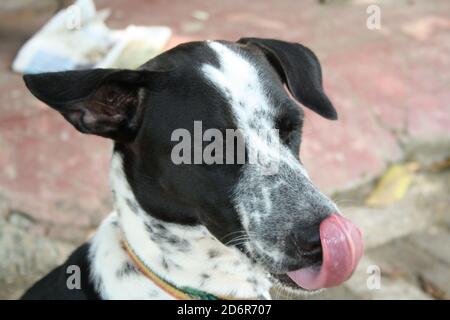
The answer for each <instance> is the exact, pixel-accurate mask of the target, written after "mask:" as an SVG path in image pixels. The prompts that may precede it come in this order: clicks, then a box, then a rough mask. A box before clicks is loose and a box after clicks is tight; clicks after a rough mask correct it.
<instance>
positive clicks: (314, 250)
mask: <svg viewBox="0 0 450 320" xmlns="http://www.w3.org/2000/svg"><path fill="white" fill-rule="evenodd" d="M320 222H321V220H319V221H317V222H314V223H311V224H308V225H305V224H302V225H300V226H298V227H297V228H295V230H294V231H293V233H292V234H291V243H290V245H292V254H293V256H295V257H296V258H297V259H298V261H301V262H302V264H306V265H316V264H320V263H321V262H322V245H321V242H320Z"/></svg>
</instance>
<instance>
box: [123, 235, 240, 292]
mask: <svg viewBox="0 0 450 320" xmlns="http://www.w3.org/2000/svg"><path fill="white" fill-rule="evenodd" d="M122 245H123V248H124V250H125V251H126V253H127V254H128V256H129V257H130V259H131V260H132V261H133V262H134V264H135V265H136V267H137V268H138V269H139V271H141V272H142V274H143V275H145V276H146V277H147V278H148V279H150V280H151V281H152V282H153V283H154V284H156V285H157V286H158V287H159V288H161V289H162V290H164V291H165V292H166V293H167V294H169V295H171V296H172V297H174V298H175V299H179V300H233V298H232V297H219V296H216V295H213V294H211V293H208V292H205V291H201V290H198V289H195V288H191V287H178V286H177V285H175V284H173V283H171V282H170V281H168V280H166V279H164V278H163V277H161V276H160V275H158V274H156V273H155V272H154V271H153V270H152V269H150V267H148V266H147V265H146V264H145V262H144V261H143V260H142V259H140V258H139V256H138V255H137V254H136V252H135V251H134V250H133V248H131V246H130V244H129V242H128V241H127V240H126V239H125V237H123V239H122Z"/></svg>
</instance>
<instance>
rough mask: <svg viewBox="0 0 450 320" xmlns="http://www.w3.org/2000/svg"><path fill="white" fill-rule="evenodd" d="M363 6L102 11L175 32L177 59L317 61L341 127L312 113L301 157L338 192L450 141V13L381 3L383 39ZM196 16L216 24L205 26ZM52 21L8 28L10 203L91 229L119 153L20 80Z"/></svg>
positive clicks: (4, 64)
mask: <svg viewBox="0 0 450 320" xmlns="http://www.w3.org/2000/svg"><path fill="white" fill-rule="evenodd" d="M354 2H357V1H354ZM359 2H360V3H362V2H363V1H359ZM351 3H352V2H351V1H349V2H338V1H331V4H328V5H319V4H318V1H313V0H309V1H294V0H292V1H287V0H283V1H268V0H260V1H237V0H228V1H182V0H176V1H174V0H172V1H162V0H160V1H157V0H154V1H137V0H128V1H120V0H113V1H106V0H101V1H97V6H98V7H99V8H104V7H110V8H111V9H112V16H111V18H110V19H109V21H108V24H109V25H110V26H112V27H115V28H122V27H125V26H127V25H128V24H136V25H168V26H170V27H171V28H172V29H173V33H174V34H173V37H172V39H171V41H170V43H169V45H168V47H171V46H174V45H176V44H178V43H180V42H184V41H190V40H198V39H207V38H208V39H227V40H236V39H238V38H240V37H243V36H259V37H274V38H280V39H285V40H289V41H296V42H301V43H303V44H305V45H307V46H309V47H310V48H311V49H313V50H314V51H315V52H316V53H317V55H318V56H319V58H320V60H321V61H322V66H323V72H324V82H325V89H326V92H327V93H328V95H329V97H330V98H331V100H332V101H333V102H334V104H335V106H336V108H337V109H338V112H339V116H340V118H339V121H336V122H329V121H327V120H325V119H322V118H320V117H319V116H317V115H315V114H313V113H312V112H309V111H307V121H306V124H305V129H304V145H303V147H302V154H301V155H302V158H303V161H304V162H305V165H306V166H307V168H308V169H309V171H310V173H311V175H312V177H313V179H314V180H315V181H316V182H317V184H318V185H320V186H321V187H323V188H324V189H325V190H326V191H330V190H337V189H341V188H344V187H349V186H352V185H355V184H357V183H359V182H361V181H363V180H364V179H368V178H371V177H374V176H376V175H377V174H379V173H380V172H382V170H384V168H385V166H386V163H387V162H388V161H394V160H396V159H399V158H401V157H402V150H401V148H400V147H399V141H400V140H399V139H401V142H407V141H409V140H411V139H413V140H416V139H422V140H423V139H425V140H430V141H431V140H436V139H449V137H450V90H449V88H450V59H449V57H450V2H449V1H446V0H441V1H438V0H433V1H406V0H405V1H380V2H379V3H380V7H381V13H382V19H381V22H382V29H381V30H378V31H376V30H375V31H371V30H368V29H367V28H366V24H365V23H366V18H367V15H366V7H367V5H363V4H359V5H356V4H351ZM195 10H203V11H206V12H208V13H209V18H208V19H207V20H205V21H201V20H198V19H195V18H194V17H193V12H194V11H195ZM49 16H50V15H49V14H42V13H41V14H40V15H38V16H31V17H30V16H26V17H27V18H23V17H22V18H21V20H20V21H14V19H11V18H10V19H9V20H8V19H6V22H5V20H3V22H2V23H1V24H0V42H1V43H2V46H3V47H4V48H2V51H1V52H0V58H1V59H0V68H1V72H0V193H2V194H5V195H6V196H8V197H10V198H11V199H12V203H13V206H15V207H16V208H17V209H20V210H24V211H26V212H28V213H29V214H31V215H33V216H34V217H35V218H37V219H42V220H44V221H52V223H54V224H56V225H58V224H60V225H69V224H70V225H73V224H75V225H77V226H84V227H87V226H89V225H92V224H94V223H95V221H97V218H98V217H99V216H101V215H102V214H105V213H106V212H107V210H108V205H106V204H105V201H106V199H108V191H107V190H108V188H107V164H108V159H109V146H108V145H109V143H108V142H107V141H103V140H102V139H100V138H95V137H88V136H82V135H81V134H78V133H77V132H76V131H75V130H74V129H72V127H70V125H68V124H67V123H65V122H64V121H63V119H62V118H61V117H60V116H59V115H57V114H55V113H54V112H52V111H50V110H48V109H47V108H46V107H45V106H43V105H42V104H40V103H39V102H38V101H36V100H35V99H33V98H32V97H31V95H30V94H29V93H27V91H26V90H25V87H24V85H23V83H22V81H21V78H20V76H19V75H15V74H13V73H11V72H10V70H9V66H10V64H11V61H12V59H13V57H14V54H15V52H16V50H17V49H18V48H19V47H20V44H21V43H22V42H23V41H24V39H26V38H27V37H29V36H31V35H32V33H33V32H35V31H36V30H37V28H38V27H39V26H40V25H42V23H44V21H45V20H46V19H48V17H49ZM3 49H5V50H3Z"/></svg>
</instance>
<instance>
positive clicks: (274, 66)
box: [24, 38, 362, 289]
mask: <svg viewBox="0 0 450 320" xmlns="http://www.w3.org/2000/svg"><path fill="white" fill-rule="evenodd" d="M24 79H25V82H26V85H27V87H28V88H29V89H30V90H31V92H32V93H33V94H34V95H35V96H36V97H37V98H39V99H40V100H42V101H44V102H45V103H47V104H48V105H50V106H51V107H52V108H54V109H56V110H57V111H59V112H60V113H61V114H62V115H63V116H64V118H66V119H67V120H68V121H69V122H70V123H71V124H72V125H73V126H74V127H75V128H77V129H78V130H79V131H81V132H84V133H89V134H96V135H100V136H103V137H107V138H111V139H113V140H114V141H115V152H119V153H121V155H122V158H123V161H124V171H125V174H126V177H127V179H128V181H129V184H130V186H131V188H132V190H133V192H134V194H135V196H136V199H137V200H138V202H139V204H140V205H141V206H142V208H143V209H144V210H145V211H147V212H148V213H149V214H151V215H153V216H154V217H156V218H159V219H162V220H164V221H168V222H176V223H180V224H203V225H205V226H206V227H207V228H208V229H209V231H210V232H211V233H212V234H213V235H214V236H215V237H216V238H217V239H219V240H220V241H222V242H223V243H225V244H227V245H230V246H231V245H233V246H237V247H239V248H240V249H241V250H244V251H245V252H246V253H247V254H248V255H249V256H250V257H251V258H252V259H254V260H255V261H257V262H258V263H260V264H261V265H263V266H264V267H265V268H266V270H268V271H269V272H270V273H272V274H274V275H276V277H277V278H278V279H280V280H281V281H282V282H283V283H285V284H292V285H293V282H292V281H291V280H289V279H292V280H294V281H295V282H296V283H297V284H298V285H300V286H302V287H304V288H307V289H317V288H319V287H324V286H331V285H335V284H338V283H340V282H342V281H344V280H345V279H347V278H348V277H349V276H350V274H351V273H352V272H353V270H354V268H355V266H356V263H357V261H358V259H359V257H360V256H361V254H362V240H361V236H360V233H359V231H358V230H357V228H356V227H355V226H354V225H353V224H351V223H350V222H349V221H348V220H346V219H344V218H343V217H341V216H340V215H339V214H338V209H337V208H336V206H335V204H334V203H333V202H332V201H331V200H330V199H328V198H327V197H326V196H325V195H323V194H322V193H321V192H320V191H319V190H318V189H317V188H316V187H315V186H314V185H313V184H312V182H311V181H310V179H309V178H308V175H307V173H306V171H305V169H304V168H303V166H302V164H301V162H300V160H299V148H300V144H301V129H302V124H303V112H302V109H301V108H300V107H299V106H298V104H297V102H300V103H302V104H303V105H304V106H306V107H308V108H310V109H312V110H313V111H315V112H317V113H318V114H320V115H322V116H323V117H325V118H327V119H336V118H337V114H336V110H335V109H334V107H333V105H332V104H331V102H330V100H329V99H328V98H327V96H326V95H325V93H324V91H323V88H322V74H321V67H320V64H319V61H318V60H317V58H316V56H315V55H314V54H313V52H312V51H311V50H309V49H308V48H306V47H304V46H302V45H300V44H295V43H287V42H283V41H278V40H269V39H257V38H246V39H241V40H239V41H238V42H236V43H233V42H225V41H206V42H192V43H186V44H183V45H179V46H177V47H176V48H174V49H172V50H169V51H167V52H165V53H163V54H161V55H159V56H157V57H156V58H154V59H152V60H150V61H149V62H147V63H146V64H144V65H143V66H142V67H141V68H139V69H138V70H115V69H95V70H86V71H67V72H57V73H44V74H38V75H26V76H25V77H24ZM236 129H238V130H236ZM230 133H232V134H230ZM229 134H230V136H231V138H230V137H229ZM198 139H200V145H199V144H198ZM239 141H241V142H242V143H243V144H242V145H243V150H244V155H242V154H240V150H238V149H239ZM230 143H231V145H230ZM235 151H236V152H235ZM255 154H256V156H254V155H255ZM251 159H256V161H251ZM320 266H321V267H320ZM316 267H317V268H318V269H319V268H320V272H318V271H316V270H315V269H314V268H316ZM286 274H287V275H288V276H289V277H287V276H285V275H286Z"/></svg>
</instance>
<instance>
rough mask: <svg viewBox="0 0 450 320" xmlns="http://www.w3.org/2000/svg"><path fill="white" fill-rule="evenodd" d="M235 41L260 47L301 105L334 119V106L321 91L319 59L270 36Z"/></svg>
mask: <svg viewBox="0 0 450 320" xmlns="http://www.w3.org/2000/svg"><path fill="white" fill-rule="evenodd" d="M238 43H241V44H247V45H250V46H255V47H257V48H258V49H259V50H261V51H262V52H263V53H264V55H265V56H266V58H267V59H268V60H269V62H270V64H271V65H272V66H273V67H274V69H275V70H276V71H277V72H278V74H279V75H280V77H281V79H282V80H283V81H284V83H285V84H286V85H287V87H288V89H289V91H290V92H291V94H292V95H293V96H294V97H295V99H297V100H298V101H299V102H301V103H302V104H303V105H304V106H306V107H308V108H310V109H312V110H314V111H315V112H317V113H318V114H320V115H321V116H323V117H325V118H327V119H330V120H335V119H337V112H336V109H335V108H334V107H333V105H332V103H331V101H330V100H329V99H328V97H327V96H326V95H325V93H324V91H323V87H322V70H321V67H320V63H319V60H318V59H317V57H316V56H315V54H314V53H313V52H312V51H311V50H310V49H308V48H307V47H305V46H302V45H301V44H298V43H291V42H285V41H280V40H274V39H260V38H242V39H240V40H239V41H238Z"/></svg>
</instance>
